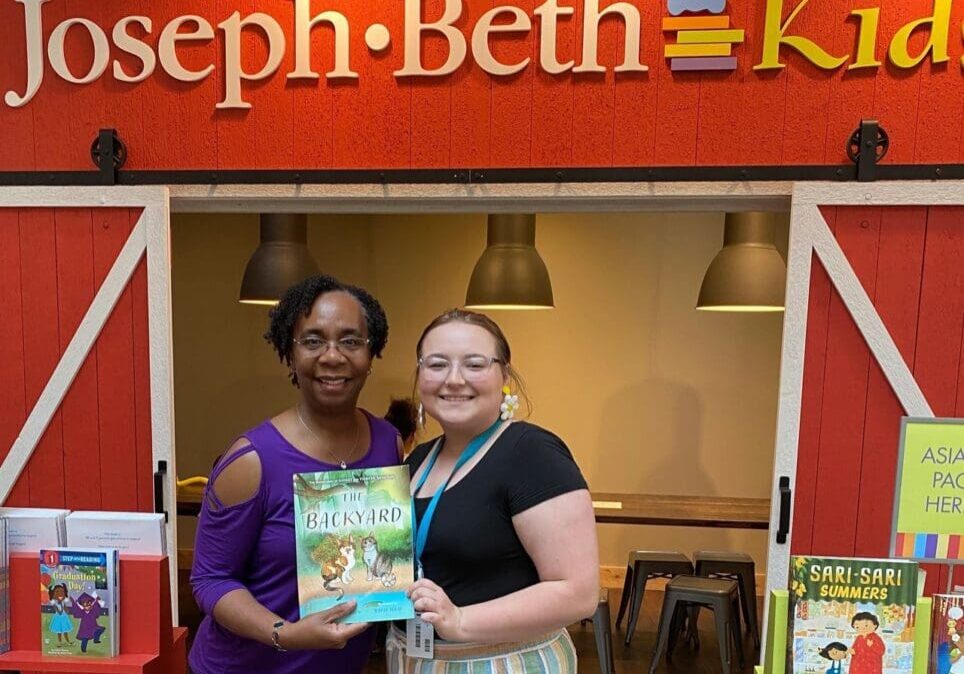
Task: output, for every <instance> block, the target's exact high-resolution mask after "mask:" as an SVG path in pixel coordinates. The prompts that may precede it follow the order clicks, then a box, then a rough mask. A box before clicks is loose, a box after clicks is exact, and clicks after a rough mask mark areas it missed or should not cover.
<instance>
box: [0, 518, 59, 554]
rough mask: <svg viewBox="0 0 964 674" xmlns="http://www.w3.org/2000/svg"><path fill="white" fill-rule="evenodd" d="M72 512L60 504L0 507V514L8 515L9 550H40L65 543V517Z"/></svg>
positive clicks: (33, 551) (35, 551)
mask: <svg viewBox="0 0 964 674" xmlns="http://www.w3.org/2000/svg"><path fill="white" fill-rule="evenodd" d="M69 512H70V511H69V510H63V509H60V508H0V517H5V518H7V535H8V543H9V546H10V551H11V552H30V553H37V552H39V551H40V550H41V549H43V548H56V547H60V546H62V545H65V544H66V540H67V535H66V528H65V525H64V520H65V518H66V517H67V514H68V513H69Z"/></svg>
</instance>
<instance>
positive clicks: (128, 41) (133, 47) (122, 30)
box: [113, 16, 157, 82]
mask: <svg viewBox="0 0 964 674" xmlns="http://www.w3.org/2000/svg"><path fill="white" fill-rule="evenodd" d="M132 23H139V24H140V25H141V28H143V29H144V31H145V32H147V33H150V32H151V26H152V24H151V20H150V19H149V18H147V17H146V16H128V17H125V18H123V19H121V20H120V21H118V22H117V23H116V24H115V25H114V33H113V38H114V44H116V45H117V48H118V49H120V50H121V51H123V52H126V53H128V54H130V55H131V56H136V57H137V58H138V59H140V62H141V72H140V73H138V74H137V75H128V74H127V73H126V72H124V68H123V67H122V66H121V64H120V62H119V61H117V60H115V61H114V79H116V80H117V81H118V82H143V81H144V80H146V79H147V78H148V77H150V76H151V75H152V74H153V73H154V68H155V67H156V66H157V57H156V56H154V50H152V49H151V48H150V47H149V46H148V45H146V44H144V43H143V42H141V41H140V40H138V39H135V38H133V37H131V35H130V33H128V32H127V26H128V25H130V24H132Z"/></svg>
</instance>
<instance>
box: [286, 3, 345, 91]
mask: <svg viewBox="0 0 964 674" xmlns="http://www.w3.org/2000/svg"><path fill="white" fill-rule="evenodd" d="M324 22H327V23H328V24H330V25H331V27H332V28H333V29H334V31H335V67H334V68H333V69H332V70H331V71H330V72H328V73H327V74H326V75H325V76H326V77H329V78H334V77H351V78H357V77H358V73H356V72H354V71H353V70H352V69H351V65H350V52H349V31H348V19H346V18H345V15H344V14H340V13H338V12H335V11H328V12H322V13H321V14H319V15H318V16H315V17H312V16H311V8H310V7H309V5H308V0H295V69H294V70H293V71H291V72H290V73H288V79H296V78H301V79H314V80H316V79H318V73H316V72H315V71H313V70H312V69H311V29H312V28H314V27H315V26H316V25H318V24H319V23H324Z"/></svg>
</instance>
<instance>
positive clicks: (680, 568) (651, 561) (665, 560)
mask: <svg viewBox="0 0 964 674" xmlns="http://www.w3.org/2000/svg"><path fill="white" fill-rule="evenodd" d="M692 573H693V563H692V562H691V561H690V560H689V557H687V556H686V555H684V554H683V553H682V552H648V551H645V550H635V551H633V552H631V553H629V561H628V562H627V563H626V582H624V583H623V594H622V597H620V599H619V612H618V613H617V614H616V627H617V628H618V627H619V624H620V623H621V622H622V621H623V615H624V614H625V613H626V608H627V607H629V624H627V625H626V645H627V646H628V645H629V642H630V641H631V640H632V638H633V632H635V631H636V622H637V621H638V620H639V610H640V606H641V605H642V603H643V596H644V595H645V593H646V581H648V580H649V579H650V578H673V577H675V576H680V575H692Z"/></svg>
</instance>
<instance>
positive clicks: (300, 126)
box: [0, 0, 964, 171]
mask: <svg viewBox="0 0 964 674" xmlns="http://www.w3.org/2000/svg"><path fill="white" fill-rule="evenodd" d="M631 1H632V3H633V4H634V5H635V6H636V7H638V8H639V10H640V13H641V15H642V18H643V29H642V32H643V36H642V40H641V53H642V56H643V63H645V64H647V65H648V66H649V68H650V70H649V72H647V73H623V74H620V75H619V76H618V77H617V76H616V74H615V73H614V72H613V66H614V65H616V64H617V63H618V62H619V61H621V59H622V44H623V31H624V28H623V23H622V21H621V20H620V19H614V18H606V19H605V20H604V21H603V24H602V28H601V32H600V40H599V54H600V63H601V64H603V65H605V66H606V67H607V72H606V73H605V74H587V73H583V74H576V75H574V74H572V73H564V74H561V75H549V74H547V73H545V72H544V71H542V70H541V69H539V68H538V66H537V61H538V56H539V52H538V50H539V31H538V21H536V22H535V23H534V26H533V29H532V31H531V32H530V33H528V34H527V35H526V36H524V37H520V36H519V35H515V34H508V35H502V36H500V37H495V38H493V39H492V44H493V53H494V54H495V55H496V57H497V58H499V59H500V60H502V61H503V62H506V63H512V62H517V61H518V60H520V59H522V58H524V57H525V56H527V55H528V56H531V57H532V58H534V59H535V62H533V63H531V64H530V65H529V67H527V68H526V69H525V70H523V71H522V72H520V73H518V74H516V75H513V76H509V77H492V76H490V75H488V74H487V73H485V72H483V71H482V70H480V69H479V67H478V66H477V65H475V64H474V63H473V62H472V59H471V56H470V57H468V58H467V59H466V61H465V63H463V65H462V66H461V67H460V68H459V69H458V70H457V71H456V72H455V73H453V74H451V75H449V76H446V77H441V78H434V77H433V78H425V77H423V78H418V79H398V78H396V77H394V75H393V74H392V73H393V72H394V71H395V70H397V69H399V68H400V67H401V64H402V38H401V34H402V18H403V6H404V3H403V2H402V1H401V0H369V1H367V2H353V3H348V2H339V3H332V2H331V0H314V1H313V2H312V10H313V13H317V12H320V11H322V10H324V9H328V8H332V7H334V8H336V9H337V10H338V11H340V12H342V13H343V14H345V15H346V16H347V17H348V20H349V23H350V26H351V51H352V57H351V66H352V68H353V69H354V70H356V71H357V72H358V73H359V78H358V80H355V81H346V80H340V81H338V83H336V84H327V83H326V81H325V78H324V77H322V79H321V80H320V81H319V82H313V81H294V82H293V83H290V84H287V83H286V80H285V77H284V75H285V74H286V73H287V72H290V71H291V69H292V64H293V54H292V49H291V42H292V40H291V39H290V32H291V28H290V26H291V25H292V20H293V3H292V2H291V0H262V1H261V2H257V3H256V2H254V0H218V1H217V2H203V3H198V2H188V1H187V0H152V1H150V2H149V1H148V0H97V1H96V2H95V1H93V0H88V1H87V2H82V1H81V0H51V1H50V2H48V3H46V4H45V5H44V17H45V30H46V32H47V34H49V32H50V31H52V30H53V28H54V26H55V25H56V24H57V23H58V22H59V21H61V20H63V19H64V18H67V17H76V16H84V17H87V18H90V19H92V20H94V21H95V22H96V23H97V24H98V25H99V26H101V27H102V28H106V32H107V33H108V34H109V33H110V30H111V28H112V27H113V25H114V23H115V22H116V20H117V19H118V18H120V17H122V16H127V15H131V14H143V15H146V16H148V17H150V18H151V19H152V20H153V24H154V30H153V34H152V35H151V36H149V37H147V38H146V39H147V42H148V43H149V44H151V45H152V46H154V47H155V48H156V44H157V37H158V35H159V34H160V32H161V30H162V28H163V26H165V25H166V24H167V22H168V21H170V20H171V19H172V18H173V17H176V16H181V15H185V14H200V15H202V16H204V17H205V18H206V19H207V20H208V21H210V22H211V23H212V25H216V24H217V23H218V22H220V21H222V20H223V19H225V18H226V17H228V16H229V15H230V14H231V13H232V12H233V11H235V10H240V11H241V13H242V14H243V15H247V14H248V13H251V12H254V11H260V12H267V13H269V14H271V15H273V16H274V17H275V18H277V19H278V20H279V22H280V23H281V25H282V26H283V27H285V30H286V32H287V33H289V40H288V42H289V48H288V51H287V53H286V56H285V58H284V60H283V62H282V66H281V68H280V70H279V71H278V73H276V74H275V76H274V77H273V78H272V79H270V80H267V81H264V82H259V83H245V85H244V92H245V94H244V96H245V98H246V100H249V101H250V102H251V103H252V104H253V108H252V109H250V110H247V111H241V110H215V104H216V103H217V102H218V101H219V100H221V97H222V96H223V74H224V64H223V60H224V58H223V55H222V49H223V47H222V40H221V39H220V38H219V39H216V40H214V41H211V42H208V43H184V44H183V45H182V46H181V47H180V48H179V54H180V55H181V59H182V61H183V63H184V65H185V67H188V68H192V69H201V68H203V67H205V66H206V65H209V64H215V65H216V68H217V70H216V73H215V74H214V75H212V76H210V77H208V78H207V79H205V80H203V81H202V82H199V83H193V84H186V83H181V82H177V81H175V80H173V79H172V78H170V77H169V76H167V75H166V74H165V73H164V72H163V70H162V69H161V67H160V66H158V68H157V70H156V71H155V73H154V74H153V75H152V76H151V77H150V78H149V79H148V80H147V81H145V82H142V83H140V84H137V85H130V84H123V83H119V82H117V81H116V80H114V79H113V78H112V77H111V76H110V75H109V72H110V68H109V69H108V74H106V75H105V76H104V77H102V78H101V79H100V80H98V81H97V82H95V83H93V84H90V85H73V84H69V83H66V82H64V81H63V80H60V79H59V78H57V77H56V76H55V75H54V73H53V72H52V71H51V69H50V67H49V65H48V66H47V70H46V74H45V78H44V84H43V87H42V89H41V91H40V93H39V94H38V95H37V97H36V98H35V99H34V100H33V101H32V102H30V103H29V104H27V105H26V106H25V107H23V108H19V109H12V108H9V107H7V106H6V105H5V104H3V103H2V102H0V170H18V171H32V170H38V171H39V170H66V169H71V170H82V169H92V164H91V160H90V157H89V147H90V143H91V141H92V140H93V138H94V137H95V135H96V133H97V130H98V129H100V128H106V127H114V128H116V129H118V131H119V133H120V135H121V137H122V138H123V139H124V140H125V141H126V143H127V146H128V149H129V161H128V164H127V166H126V168H128V169H243V168H261V169H272V168H408V167H414V168H443V167H548V166H659V165H665V166H696V165H700V166H711V165H780V164H782V165H798V164H844V163H847V161H848V160H847V158H846V156H845V145H846V141H847V139H848V138H849V135H850V133H851V132H852V131H853V130H854V129H856V127H857V126H858V123H859V121H860V119H861V118H867V117H873V118H877V119H879V120H880V121H881V123H882V125H883V126H884V127H885V129H886V130H887V131H888V132H889V134H890V137H891V140H892V146H891V151H890V154H889V155H888V156H887V158H886V159H885V162H888V163H898V164H907V163H961V162H964V121H962V120H964V97H962V95H961V90H962V84H964V76H962V67H961V62H960V59H961V55H962V52H964V45H962V42H964V40H962V36H961V24H962V22H964V2H959V1H958V2H954V3H953V9H952V17H951V27H950V34H949V43H950V61H949V62H948V63H944V64H937V65H935V64H932V63H930V61H929V60H927V61H925V63H924V64H922V65H921V66H920V67H918V68H914V69H910V70H900V69H897V68H894V67H892V66H889V65H886V49H887V45H888V44H889V42H890V39H891V37H892V36H893V35H894V33H895V32H896V31H897V29H898V28H899V27H900V26H903V25H905V24H907V23H909V22H910V21H913V20H915V19H919V18H922V17H925V16H928V15H930V13H931V12H932V11H933V2H932V0H874V2H871V3H867V2H858V1H857V0H813V1H811V2H809V4H808V5H807V6H806V7H805V8H804V10H803V11H802V13H801V15H800V16H799V18H797V19H796V20H795V21H794V23H793V24H792V29H791V30H790V31H789V32H790V33H791V34H798V35H803V36H806V37H808V38H810V39H813V40H815V41H816V42H818V43H819V44H821V45H822V46H823V47H824V48H826V49H827V50H829V51H831V52H832V53H834V54H845V53H848V52H849V53H851V54H852V53H853V52H854V50H855V42H856V39H855V38H856V25H857V22H856V21H854V20H853V19H850V20H848V15H849V13H850V12H851V11H852V10H853V9H855V8H857V7H858V6H859V7H867V6H872V7H880V9H881V13H880V28H879V34H880V40H879V43H878V46H877V57H878V59H879V60H882V61H884V62H885V65H883V66H881V67H879V68H876V69H874V68H870V69H862V70H854V71H849V72H848V71H847V69H846V65H845V66H844V67H843V68H840V69H838V70H835V71H825V70H820V69H818V68H817V67H816V66H814V65H812V64H811V63H809V62H808V61H806V60H804V59H803V58H802V57H801V56H799V55H798V54H797V53H796V52H794V51H792V50H789V49H784V50H783V52H784V53H783V60H784V62H786V63H787V64H788V66H787V68H785V69H784V70H777V71H754V70H753V69H752V66H753V65H754V64H756V63H758V62H759V59H760V53H761V41H762V40H761V38H762V30H763V21H764V7H765V2H764V0H729V3H728V5H727V13H728V15H729V16H730V18H731V22H732V24H733V25H734V26H735V27H737V28H743V29H745V30H746V42H745V44H743V45H741V46H739V47H737V48H736V51H735V54H736V55H737V56H738V60H739V67H738V70H736V71H734V72H724V73H719V72H718V73H712V72H707V73H702V74H701V73H673V72H671V71H670V70H669V68H668V65H667V61H666V60H665V59H664V58H663V56H662V50H663V45H664V44H665V42H666V40H665V39H664V36H663V33H662V31H661V30H660V25H661V23H660V22H661V19H662V17H663V16H665V15H667V12H666V3H665V2H662V1H656V0H631ZM508 2H509V0H506V2H505V3H494V2H490V1H489V0H465V1H464V7H465V8H464V10H463V14H462V18H461V19H460V20H459V22H458V23H457V25H458V26H459V27H460V28H461V30H462V32H463V34H469V35H471V28H472V26H474V24H475V22H476V20H477V19H478V17H479V16H481V15H482V13H483V12H485V11H486V10H488V9H489V8H491V7H492V6H495V5H498V4H507V3H508ZM511 4H514V5H515V6H518V7H520V8H521V9H523V10H524V11H526V12H527V13H529V15H530V16H531V12H532V10H533V9H534V8H535V7H537V6H538V5H539V4H541V2H540V1H539V0H513V2H512V3H511ZM560 4H561V5H562V6H573V7H575V14H574V15H573V16H572V17H571V18H570V19H567V20H560V25H559V39H558V55H559V60H560V61H566V60H568V59H570V58H572V59H575V60H576V62H577V63H579V62H580V61H581V52H580V48H581V44H582V35H581V33H582V5H583V3H582V1H581V0H561V2H560ZM608 4H611V2H610V1H609V0H601V2H600V5H601V6H606V5H608ZM784 4H785V6H784V12H785V13H789V12H790V11H791V10H792V9H793V8H794V7H795V6H796V4H797V2H796V1H795V0H794V1H792V2H791V1H789V0H788V1H787V2H785V3H784ZM443 6H444V2H443V0H423V8H424V16H425V17H426V18H427V19H432V18H436V17H438V16H440V13H441V9H442V7H443ZM375 21H378V22H381V23H384V24H385V25H386V26H387V27H388V28H389V30H390V33H391V35H392V44H391V46H390V47H389V49H387V50H386V51H385V52H383V53H381V54H373V53H371V52H369V51H368V50H367V48H366V47H365V43H364V32H365V29H366V28H367V27H368V26H369V25H370V24H371V23H373V22H375ZM216 32H217V33H218V35H220V32H219V31H216ZM925 37H926V30H925V31H918V33H917V34H916V35H915V36H914V38H913V39H912V41H911V44H912V52H913V51H915V50H919V49H920V46H921V45H922V44H923V42H924V39H925ZM24 42H25V37H24V30H23V7H22V5H21V4H19V3H17V2H14V0H0V63H3V64H4V67H3V69H2V70H0V92H4V91H7V90H8V89H14V90H16V91H17V92H23V91H24V80H25V74H24V73H25V68H24V65H23V62H24V59H25V57H24V50H25V47H24ZM67 45H68V53H69V58H68V62H69V63H70V64H71V66H72V67H73V69H74V72H76V73H81V74H82V73H85V72H87V69H88V68H89V66H90V52H91V51H92V48H91V46H90V39H89V37H88V36H86V35H85V34H84V31H83V30H77V29H76V28H75V29H73V30H72V31H71V32H70V33H69V35H68V41H67ZM312 45H313V46H312V53H313V54H314V58H313V64H314V67H315V69H316V70H318V71H319V72H322V73H323V72H326V71H327V70H328V69H329V68H328V67H326V66H327V65H328V64H330V63H331V61H332V59H333V47H332V37H331V31H330V30H329V29H328V28H319V29H316V30H315V31H314V32H313V34H312ZM113 49H114V52H113V53H112V58H113V57H117V58H119V60H120V61H121V63H122V64H123V65H124V66H125V67H126V68H127V70H128V71H129V72H138V71H139V68H140V64H139V62H137V61H136V60H135V59H133V58H132V57H130V56H127V55H124V54H121V53H119V52H118V51H117V50H116V48H113ZM266 51H267V49H266V46H265V41H264V40H263V38H261V37H260V34H259V33H257V32H254V31H252V32H251V34H246V36H245V38H244V52H245V53H244V62H245V63H247V64H248V65H247V69H248V70H249V71H251V72H254V71H255V70H258V69H260V67H261V65H262V64H263V63H264V55H265V53H266ZM423 51H424V52H425V54H426V58H425V65H426V67H437V66H439V65H441V63H443V62H444V59H445V57H446V49H445V44H444V43H443V42H442V40H441V38H433V37H430V36H428V37H426V38H425V39H424V41H423Z"/></svg>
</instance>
